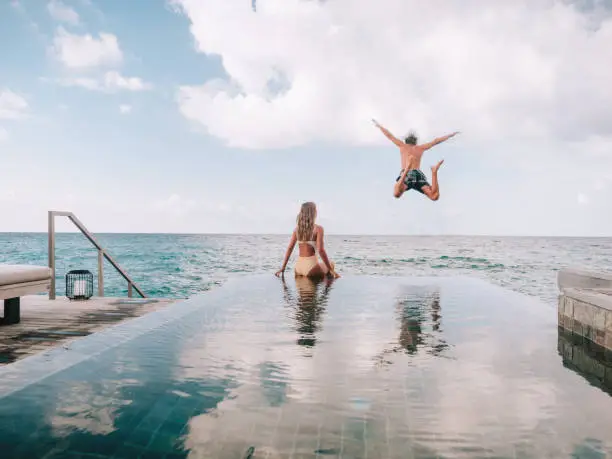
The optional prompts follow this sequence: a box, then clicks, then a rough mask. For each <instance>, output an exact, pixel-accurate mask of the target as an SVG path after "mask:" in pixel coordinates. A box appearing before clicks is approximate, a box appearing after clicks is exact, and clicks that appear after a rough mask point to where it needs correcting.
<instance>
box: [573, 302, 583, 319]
mask: <svg viewBox="0 0 612 459" xmlns="http://www.w3.org/2000/svg"><path fill="white" fill-rule="evenodd" d="M573 317H574V320H576V321H578V322H580V323H584V321H585V317H586V304H584V303H582V302H580V301H576V302H575V303H574V315H573Z"/></svg>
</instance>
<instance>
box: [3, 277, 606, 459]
mask: <svg viewBox="0 0 612 459" xmlns="http://www.w3.org/2000/svg"><path fill="white" fill-rule="evenodd" d="M185 304H187V303H185ZM188 304H190V305H192V306H195V308H194V310H193V312H190V313H189V314H188V315H186V316H183V317H180V318H177V319H176V320H174V321H172V322H168V323H165V324H164V325H162V326H160V327H158V328H156V329H154V330H152V331H150V332H148V333H145V334H143V335H140V336H136V337H135V338H134V339H132V340H130V341H128V342H126V343H123V344H120V345H118V346H116V347H114V348H112V349H109V350H107V351H105V352H102V353H100V354H98V355H94V356H92V357H91V358H89V359H88V360H86V361H83V362H81V363H78V364H76V365H74V366H72V367H70V368H68V369H65V370H63V371H60V372H58V373H55V374H52V375H50V376H49V377H47V378H45V379H43V380H41V381H38V382H35V383H34V384H31V385H29V386H27V387H25V388H24V389H23V390H21V391H18V392H15V393H12V394H11V395H8V396H6V397H4V398H2V399H0V451H1V452H2V458H3V459H4V458H5V457H6V458H12V457H15V458H17V457H19V458H21V457H27V458H29V457H32V458H36V457H46V458H63V457H81V456H83V455H84V454H89V455H91V457H129V458H134V457H151V458H154V457H159V458H162V457H163V458H179V457H180V458H186V457H190V458H208V457H210V458H244V457H249V456H250V457H252V458H266V457H267V458H281V457H282V458H288V457H293V458H298V457H343V458H365V457H368V458H410V457H414V458H433V457H440V458H484V457H496V458H514V457H521V458H542V457H554V458H563V457H565V458H570V457H584V458H591V457H593V458H604V457H608V456H607V455H610V454H612V450H611V448H612V429H610V426H611V425H612V397H610V395H608V394H607V393H606V392H604V391H602V390H601V389H599V388H598V387H595V386H594V385H592V384H590V383H589V381H588V380H587V379H585V378H584V377H583V376H581V375H579V374H577V373H576V372H575V371H571V370H568V369H567V368H565V367H564V364H563V359H562V358H561V357H560V356H559V354H558V353H557V346H558V345H559V336H558V334H557V327H556V311H555V310H553V309H550V308H548V307H547V306H545V305H541V304H539V303H535V302H533V301H532V300H529V299H526V298H524V297H522V296H520V295H518V294H514V293H510V292H505V291H503V290H501V289H500V288H497V287H493V286H489V285H487V284H484V283H483V282H480V281H476V280H470V279H444V278H436V279H431V278H414V279H399V278H374V277H365V276H363V277H350V276H347V277H346V278H342V279H339V280H337V281H335V282H333V283H331V282H322V283H312V282H310V281H304V280H300V279H298V280H297V281H296V280H294V279H287V280H286V282H284V283H283V282H282V281H279V280H278V279H276V278H274V277H273V276H269V277H265V276H264V277H261V276H255V277H249V278H242V279H236V280H234V281H232V282H229V283H228V284H227V285H225V286H223V287H221V288H218V289H216V290H213V291H211V292H209V293H207V294H205V295H203V296H201V297H198V298H193V299H191V300H189V302H188ZM172 307H174V306H171V308H172ZM179 307H180V306H179ZM177 310H178V309H177ZM89 338H90V337H87V338H84V340H87V339H89ZM1 387H2V382H1V381H0V388H1ZM83 457H90V456H83Z"/></svg>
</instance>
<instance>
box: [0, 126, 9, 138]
mask: <svg viewBox="0 0 612 459" xmlns="http://www.w3.org/2000/svg"><path fill="white" fill-rule="evenodd" d="M8 138H9V133H8V131H7V130H6V129H4V128H3V127H0V142H4V141H6V140H8Z"/></svg>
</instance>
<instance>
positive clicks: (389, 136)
mask: <svg viewBox="0 0 612 459" xmlns="http://www.w3.org/2000/svg"><path fill="white" fill-rule="evenodd" d="M372 122H373V123H374V126H376V127H377V128H378V129H380V131H381V132H382V133H383V134H384V135H385V136H386V137H387V138H388V139H389V140H390V141H391V142H393V143H394V144H395V145H397V146H398V147H401V146H403V145H405V143H404V142H402V141H401V140H399V139H398V138H397V137H395V136H394V135H393V134H391V133H390V132H389V130H388V129H387V128H384V127H382V126H381V125H380V124H378V121H376V120H375V119H373V120H372Z"/></svg>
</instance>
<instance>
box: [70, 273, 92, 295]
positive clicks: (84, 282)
mask: <svg viewBox="0 0 612 459" xmlns="http://www.w3.org/2000/svg"><path fill="white" fill-rule="evenodd" d="M66 296H67V297H68V299H70V300H88V299H90V298H91V297H92V296H93V274H92V273H90V272H89V271H87V270H86V269H76V270H74V271H69V272H68V273H67V274H66Z"/></svg>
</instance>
